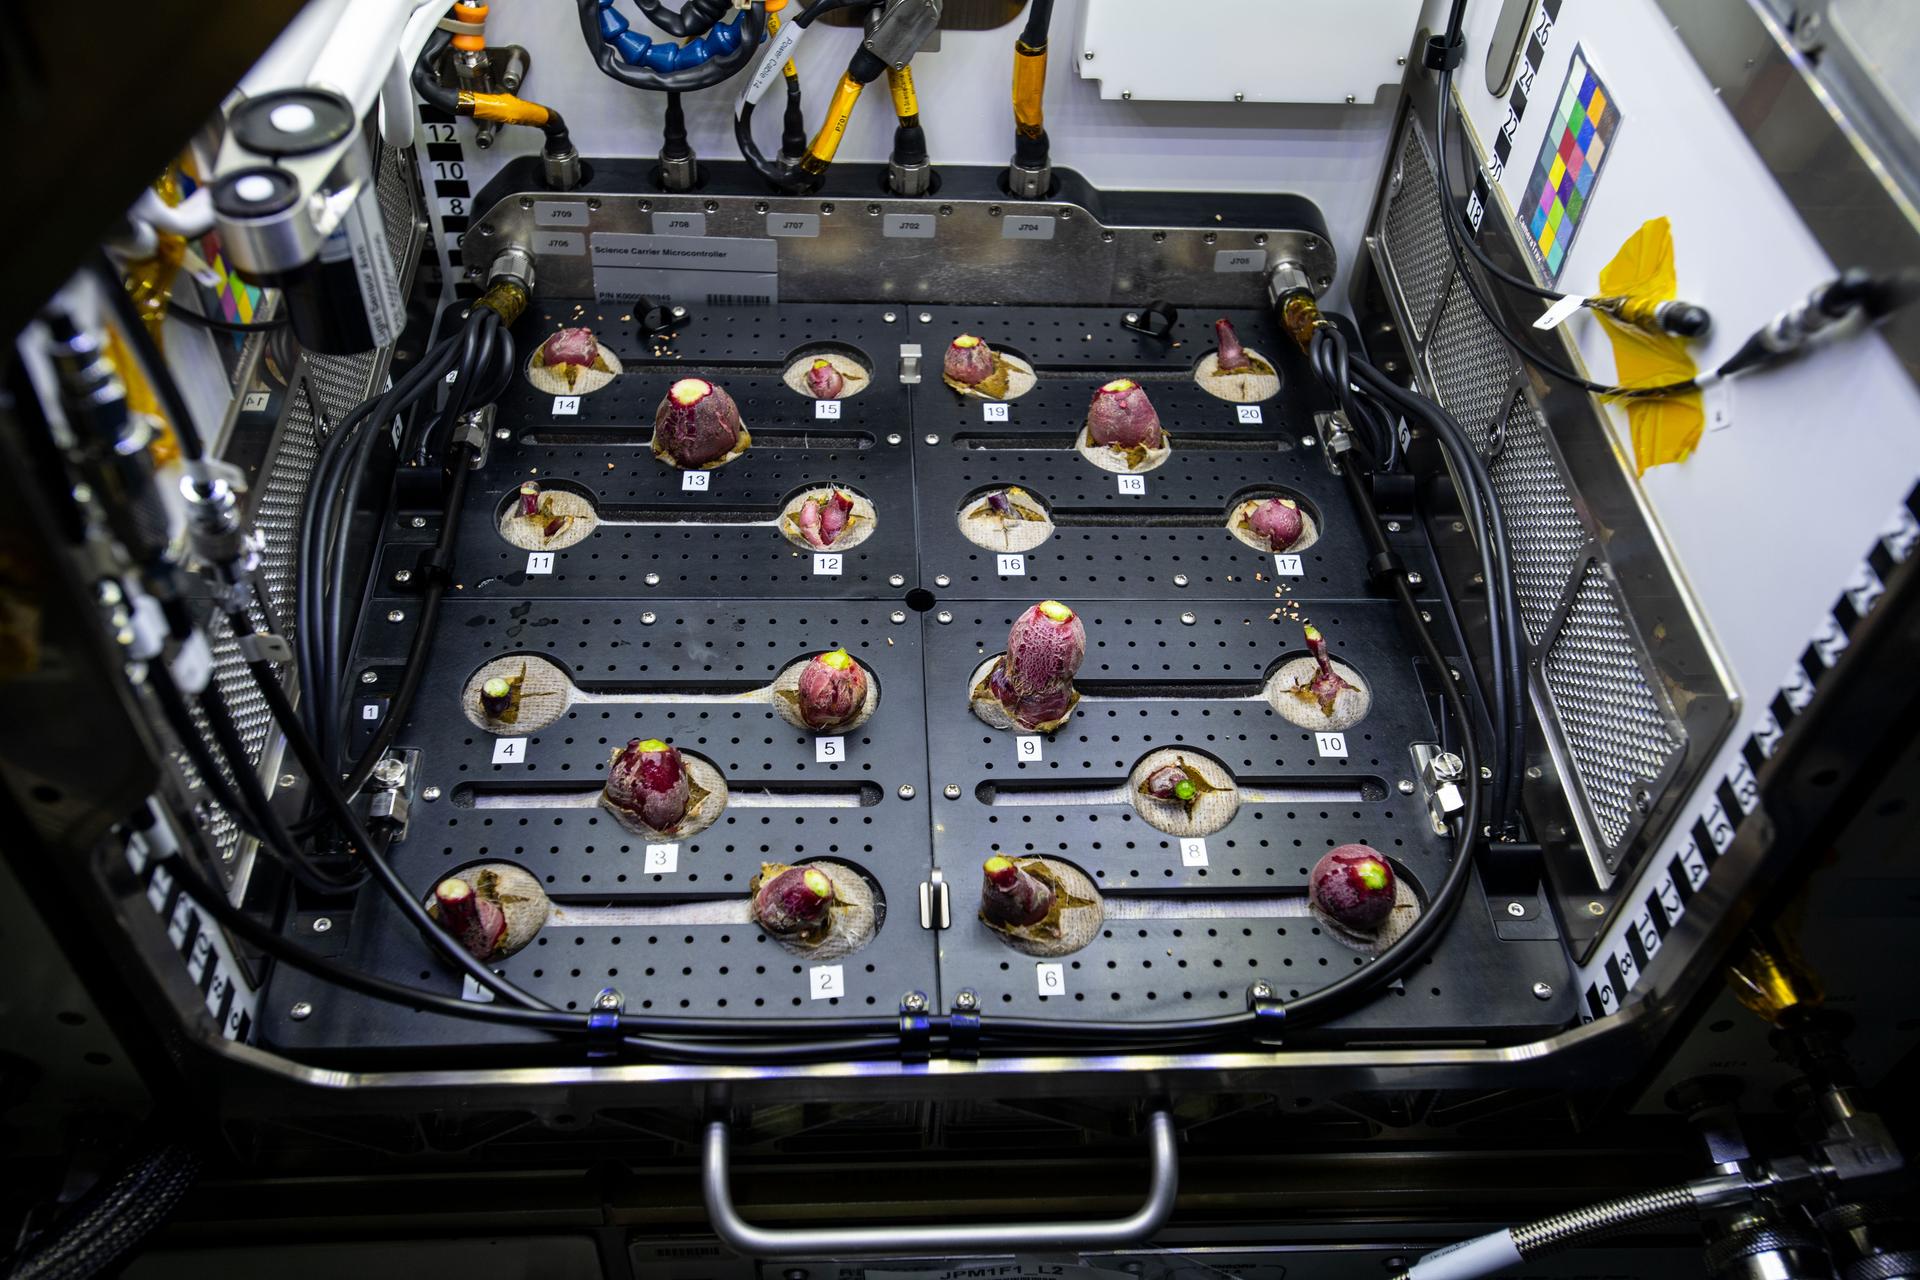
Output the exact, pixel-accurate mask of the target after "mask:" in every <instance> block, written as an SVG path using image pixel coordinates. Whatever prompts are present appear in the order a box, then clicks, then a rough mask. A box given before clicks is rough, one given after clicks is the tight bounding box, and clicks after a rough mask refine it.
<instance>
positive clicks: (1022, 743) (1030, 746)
mask: <svg viewBox="0 0 1920 1280" xmlns="http://www.w3.org/2000/svg"><path fill="white" fill-rule="evenodd" d="M1045 741H1046V739H1045V738H1043V737H1041V736H1040V735H1039V734H1037V733H1023V734H1021V735H1019V736H1018V737H1016V738H1015V739H1014V740H1013V757H1014V759H1016V760H1018V761H1020V763H1022V764H1026V763H1027V762H1029V761H1032V760H1038V759H1039V758H1040V744H1041V743H1043V742H1045Z"/></svg>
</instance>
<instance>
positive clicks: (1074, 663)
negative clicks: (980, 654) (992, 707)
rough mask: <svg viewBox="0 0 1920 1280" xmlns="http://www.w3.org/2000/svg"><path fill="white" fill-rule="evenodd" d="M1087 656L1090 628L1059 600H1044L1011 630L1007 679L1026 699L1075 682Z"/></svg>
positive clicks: (1008, 633)
mask: <svg viewBox="0 0 1920 1280" xmlns="http://www.w3.org/2000/svg"><path fill="white" fill-rule="evenodd" d="M1086 655H1087V629H1086V627H1084V626H1082V625H1081V622H1080V619H1079V618H1077V617H1076V616H1074V612H1073V610H1071V609H1069V608H1067V606H1066V605H1064V604H1061V603H1060V602H1059V601H1058V600H1042V601H1041V602H1040V603H1039V604H1036V605H1034V606H1033V607H1032V608H1031V609H1028V610H1027V611H1026V612H1025V613H1023V614H1021V615H1020V616H1019V617H1018V618H1016V619H1014V623H1013V626H1012V628H1011V629H1009V630H1008V632H1007V660H1006V671H1007V679H1008V681H1009V683H1010V684H1011V685H1012V687H1013V689H1014V691H1015V692H1016V693H1018V694H1019V695H1021V696H1022V697H1023V698H1025V697H1031V696H1032V695H1034V694H1037V693H1046V692H1057V691H1062V690H1065V689H1067V688H1068V687H1070V686H1071V685H1072V684H1073V676H1074V673H1075V672H1077V671H1079V670H1080V660H1081V659H1082V658H1084V657H1086Z"/></svg>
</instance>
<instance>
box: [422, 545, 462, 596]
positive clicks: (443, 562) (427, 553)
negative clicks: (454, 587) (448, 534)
mask: <svg viewBox="0 0 1920 1280" xmlns="http://www.w3.org/2000/svg"><path fill="white" fill-rule="evenodd" d="M413 580H414V581H415V582H417V583H419V584H420V585H421V586H422V587H425V586H427V585H429V584H432V583H435V582H438V583H441V584H443V585H450V584H451V583H452V582H453V552H451V551H443V550H442V549H441V548H440V546H439V544H437V543H436V544H435V545H433V546H431V547H426V548H424V549H423V550H422V551H421V552H420V558H419V559H418V560H416V561H414V562H413Z"/></svg>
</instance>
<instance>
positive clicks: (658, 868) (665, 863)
mask: <svg viewBox="0 0 1920 1280" xmlns="http://www.w3.org/2000/svg"><path fill="white" fill-rule="evenodd" d="M644 868H645V870H646V872H647V874H648V875H655V876H670V875H672V874H673V873H674V872H676V871H678V870H679V869H680V846H679V844H677V843H675V844H650V845H648V846H647V860H646V862H645V864H644Z"/></svg>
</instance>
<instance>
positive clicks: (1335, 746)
mask: <svg viewBox="0 0 1920 1280" xmlns="http://www.w3.org/2000/svg"><path fill="white" fill-rule="evenodd" d="M1313 745H1314V747H1315V749H1317V750H1318V751H1319V752H1320V754H1321V755H1323V756H1326V757H1329V758H1330V759H1335V760H1345V759H1346V758H1347V735H1346V734H1344V733H1316V734H1314V735H1313Z"/></svg>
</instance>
